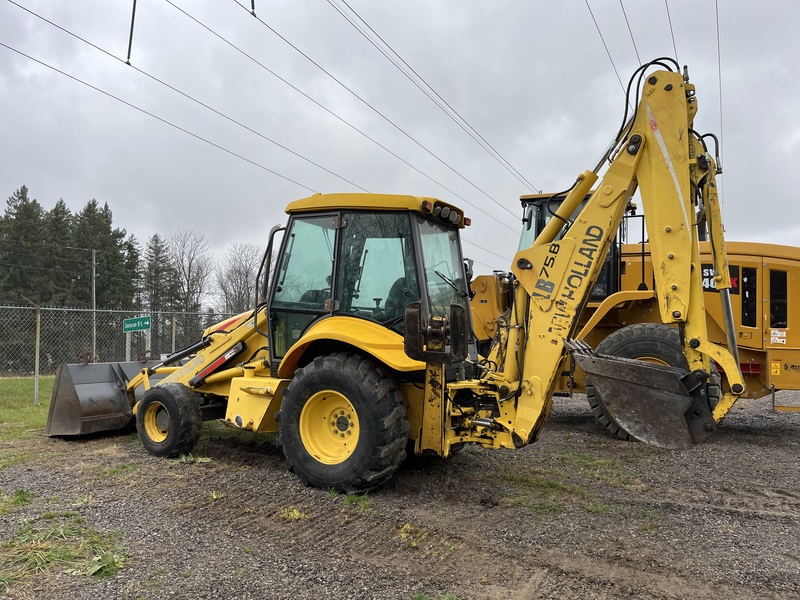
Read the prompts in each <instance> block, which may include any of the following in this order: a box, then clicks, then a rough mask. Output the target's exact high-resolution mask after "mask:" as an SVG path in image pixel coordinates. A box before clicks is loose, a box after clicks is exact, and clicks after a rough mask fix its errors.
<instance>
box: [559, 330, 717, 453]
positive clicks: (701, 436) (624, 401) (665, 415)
mask: <svg viewBox="0 0 800 600" xmlns="http://www.w3.org/2000/svg"><path fill="white" fill-rule="evenodd" d="M573 344H574V342H573ZM567 348H568V349H570V350H571V351H572V356H573V358H574V359H575V363H576V364H577V365H578V366H579V367H580V368H581V369H583V371H584V372H585V373H586V374H587V375H589V376H590V378H591V383H592V385H593V386H594V387H595V389H596V390H597V392H598V393H599V395H600V397H601V398H602V399H603V402H604V404H605V405H606V409H607V410H608V412H609V414H610V415H611V416H612V417H613V418H614V419H615V420H616V421H617V423H618V424H619V425H620V427H622V428H623V429H624V430H625V431H627V432H628V434H629V435H630V436H631V437H633V438H635V439H637V440H639V441H641V442H645V443H647V444H651V445H653V446H658V447H660V448H667V449H673V450H683V449H688V448H691V447H692V446H694V445H695V444H699V443H701V442H703V441H705V440H706V438H708V436H709V435H711V434H712V433H713V432H714V431H715V430H716V428H717V424H716V422H715V421H714V418H713V417H712V415H711V410H710V408H709V407H708V401H707V398H706V385H705V383H706V379H707V374H706V373H705V372H703V371H695V372H691V373H689V372H687V371H684V370H683V369H677V368H674V367H668V366H662V365H656V364H652V363H646V362H643V361H639V360H631V359H626V358H618V357H613V356H605V355H600V354H595V353H594V351H592V350H591V348H588V346H583V345H581V346H573V345H571V344H567Z"/></svg>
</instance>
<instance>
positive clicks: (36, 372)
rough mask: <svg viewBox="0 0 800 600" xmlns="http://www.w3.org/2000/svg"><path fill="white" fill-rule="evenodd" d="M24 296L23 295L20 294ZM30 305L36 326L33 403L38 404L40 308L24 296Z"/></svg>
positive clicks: (40, 347) (40, 346) (40, 345)
mask: <svg viewBox="0 0 800 600" xmlns="http://www.w3.org/2000/svg"><path fill="white" fill-rule="evenodd" d="M22 297H23V298H25V296H22ZM25 300H27V301H28V303H30V305H31V306H33V308H34V309H35V310H36V328H35V331H36V332H35V334H34V335H35V340H34V344H33V347H34V355H33V405H34V406H39V354H40V352H41V349H42V344H41V338H42V335H41V333H42V310H41V308H40V307H39V305H38V304H36V303H35V302H33V301H31V300H30V298H25Z"/></svg>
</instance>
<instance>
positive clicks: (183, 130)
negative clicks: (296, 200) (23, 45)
mask: <svg viewBox="0 0 800 600" xmlns="http://www.w3.org/2000/svg"><path fill="white" fill-rule="evenodd" d="M0 46H2V47H3V48H6V49H7V50H11V51H12V52H15V53H16V54H19V55H20V56H24V57H25V58H27V59H28V60H31V61H33V62H35V63H38V64H39V65H41V66H43V67H47V68H48V69H51V70H53V71H55V72H56V73H59V74H61V75H63V76H64V77H68V78H69V79H72V80H73V81H75V82H77V83H80V84H82V85H85V86H86V87H88V88H90V89H92V90H94V91H96V92H99V93H101V94H103V95H104V96H107V97H108V98H111V99H113V100H116V101H117V102H120V103H122V104H124V105H126V106H128V107H130V108H133V109H135V110H137V111H139V112H141V113H143V114H145V115H147V116H149V117H151V118H153V119H156V120H157V121H160V122H161V123H164V124H165V125H169V126H170V127H172V128H174V129H177V130H178V131H182V132H183V133H185V134H187V135H190V136H192V137H193V138H195V139H197V140H200V141H201V142H205V143H206V144H208V145H210V146H213V147H215V148H217V149H218V150H222V151H223V152H225V153H227V154H230V155H231V156H234V157H236V158H238V159H240V160H243V161H245V162H247V163H249V164H251V165H253V166H255V167H258V168H259V169H262V170H264V171H267V172H268V173H272V174H273V175H275V176H276V177H280V178H281V179H284V180H286V181H288V182H290V183H293V184H295V185H297V186H299V187H301V188H303V189H305V190H308V191H309V192H312V193H315V194H316V193H319V192H317V191H316V190H315V189H313V188H310V187H308V186H307V185H304V184H302V183H300V182H299V181H295V180H294V179H292V178H290V177H287V176H286V175H283V174H281V173H278V172H277V171H274V170H273V169H270V168H269V167H267V166H265V165H262V164H260V163H257V162H256V161H254V160H251V159H249V158H246V157H244V156H242V155H241V154H238V153H236V152H234V151H233V150H229V149H228V148H225V147H224V146H221V145H220V144H217V143H216V142H212V141H211V140H209V139H207V138H204V137H202V136H201V135H198V134H196V133H194V132H192V131H189V130H188V129H186V128H184V127H181V126H180V125H176V124H175V123H173V122H171V121H169V120H167V119H165V118H163V117H159V116H158V115H156V114H154V113H152V112H150V111H147V110H145V109H143V108H141V107H140V106H136V105H135V104H133V103H132V102H128V101H127V100H123V99H122V98H120V97H119V96H115V95H114V94H112V93H110V92H107V91H105V90H103V89H101V88H99V87H97V86H94V85H92V84H91V83H88V82H86V81H84V80H83V79H80V78H79V77H76V76H74V75H70V74H69V73H67V72H66V71H62V70H61V69H59V68H57V67H54V66H53V65H50V64H48V63H46V62H44V61H42V60H39V59H38V58H34V57H33V56H31V55H29V54H26V53H25V52H22V51H21V50H17V49H16V48H13V47H11V46H9V45H8V44H5V43H3V42H0Z"/></svg>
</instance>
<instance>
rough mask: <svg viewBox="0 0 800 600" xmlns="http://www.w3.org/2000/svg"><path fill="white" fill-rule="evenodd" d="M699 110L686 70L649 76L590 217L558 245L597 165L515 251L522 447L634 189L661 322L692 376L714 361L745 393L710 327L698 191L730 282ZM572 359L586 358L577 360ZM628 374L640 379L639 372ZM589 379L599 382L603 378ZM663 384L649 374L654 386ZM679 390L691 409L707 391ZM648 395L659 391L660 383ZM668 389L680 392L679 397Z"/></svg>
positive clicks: (510, 367) (515, 357)
mask: <svg viewBox="0 0 800 600" xmlns="http://www.w3.org/2000/svg"><path fill="white" fill-rule="evenodd" d="M696 111H697V102H696V98H695V95H694V86H693V85H691V84H689V83H688V81H685V80H684V77H683V76H682V75H681V74H680V73H675V72H671V71H656V72H654V73H652V74H651V75H648V76H647V77H646V80H645V85H644V89H643V90H642V95H641V100H640V102H639V105H638V108H637V110H636V112H635V114H634V118H633V120H632V122H631V123H630V126H629V127H628V126H626V127H623V129H622V130H621V135H620V136H619V138H618V140H616V141H615V143H614V144H612V147H614V146H616V145H617V142H618V141H620V142H621V147H620V148H619V152H618V153H617V155H616V157H615V158H614V159H613V161H612V162H611V164H610V166H609V168H608V170H607V171H606V173H605V175H604V177H603V179H602V181H601V182H600V183H599V185H597V186H596V190H595V192H594V193H593V195H592V197H591V198H590V199H589V201H588V202H587V203H586V205H585V207H584V208H583V210H582V211H581V212H580V213H579V214H578V216H577V217H576V218H575V219H574V222H572V223H571V225H570V226H569V227H568V228H567V230H566V231H565V232H564V234H563V236H562V237H561V238H560V239H556V238H557V235H558V233H559V232H560V230H561V229H562V227H561V226H560V225H559V222H560V224H562V225H563V223H566V222H567V220H568V219H569V218H570V216H571V215H572V213H573V212H574V210H575V208H576V207H577V206H578V203H579V201H580V199H581V198H583V197H584V195H585V194H586V192H587V191H588V190H589V189H590V188H591V187H592V186H593V184H594V183H595V181H596V180H597V175H596V172H597V170H599V165H598V168H597V169H596V170H595V171H594V172H592V171H587V172H585V173H583V174H582V175H581V176H580V177H579V179H578V182H577V183H576V186H575V187H574V189H573V190H572V192H571V193H570V194H569V195H568V196H567V198H566V199H565V201H564V202H563V203H562V204H561V206H560V207H559V210H558V211H557V213H556V217H554V218H553V219H552V220H551V221H550V223H549V224H548V227H546V228H545V230H544V231H543V232H542V234H541V235H540V236H539V237H538V238H537V239H536V241H535V242H534V244H533V246H532V247H530V248H528V249H526V250H522V251H520V252H518V253H517V255H516V256H515V258H514V264H513V266H512V270H513V272H514V275H515V276H516V278H517V280H518V281H519V286H518V288H517V290H516V295H515V306H514V309H513V311H512V315H511V324H510V328H509V335H508V345H507V349H508V350H507V352H506V353H505V361H504V363H503V364H502V365H500V366H499V373H498V375H500V376H501V378H503V379H504V380H505V381H506V382H508V383H507V387H508V388H509V389H511V390H516V422H515V425H514V427H513V433H512V435H513V437H514V439H515V443H516V444H518V445H519V444H522V443H527V442H531V441H533V440H535V439H536V437H537V436H538V434H539V431H540V429H541V427H542V425H543V424H544V421H545V420H546V417H547V414H548V413H549V410H550V405H551V402H552V395H553V390H554V387H555V385H556V382H557V379H558V376H559V375H560V373H561V368H562V367H561V365H562V362H563V359H564V348H565V344H564V342H565V340H568V339H570V338H571V337H572V336H573V335H574V334H575V329H576V327H577V323H578V317H579V315H580V312H581V310H582V309H583V307H584V305H585V304H586V302H587V301H588V298H589V295H590V293H591V290H592V288H593V287H594V285H595V282H596V280H597V278H598V276H599V273H600V270H601V268H602V266H603V262H604V259H605V256H606V254H607V252H608V250H609V247H610V244H611V243H612V240H613V238H614V235H615V234H616V231H617V229H618V227H619V224H620V222H621V219H622V217H623V214H624V211H625V207H626V205H627V203H628V200H629V199H630V197H631V195H632V194H633V193H634V191H635V190H636V188H637V186H638V187H639V188H640V191H641V196H642V201H643V204H644V215H645V219H646V223H647V230H648V233H649V236H650V246H651V253H652V259H653V270H654V274H655V280H656V290H657V296H658V301H659V308H660V313H661V319H662V321H663V322H664V323H668V324H675V325H677V326H679V327H680V328H681V329H682V333H683V339H684V346H683V349H684V353H685V355H686V358H687V361H688V363H689V369H690V372H691V373H692V375H693V377H694V379H693V380H692V381H694V380H699V379H701V378H702V379H703V383H704V384H705V383H706V381H707V379H708V376H709V373H710V372H711V366H710V361H709V357H711V358H713V359H714V360H715V361H717V362H718V363H719V364H720V365H722V367H723V369H724V370H725V373H726V375H727V376H728V379H729V384H730V387H731V388H732V389H734V390H737V389H738V390H740V391H739V393H741V390H743V389H744V388H743V386H742V378H741V375H740V373H739V369H738V362H737V361H736V359H735V358H734V357H733V356H732V355H731V353H730V352H729V351H728V350H726V349H724V348H721V347H718V346H715V345H713V344H711V343H710V342H709V341H708V336H707V332H706V321H705V307H704V304H703V289H702V274H701V268H700V258H699V246H698V234H697V227H696V223H695V208H694V197H695V194H694V193H693V189H700V188H702V189H703V190H706V191H708V190H711V191H712V192H713V193H706V194H705V195H704V196H705V197H704V202H705V203H706V206H705V210H706V212H707V214H709V215H711V219H709V221H710V223H711V227H712V236H711V238H712V244H713V245H714V254H715V258H716V261H717V262H716V264H715V266H716V269H717V272H718V273H719V274H721V278H720V279H719V280H718V285H719V286H720V287H721V288H722V287H725V286H726V285H728V286H729V281H728V280H727V276H728V267H727V259H726V255H725V248H724V237H723V234H722V228H721V223H720V219H719V208H718V205H717V202H716V194H715V192H716V184H715V182H714V169H713V167H712V165H709V164H708V161H701V162H702V163H703V165H701V166H698V160H697V154H696V152H695V148H696V147H700V144H699V142H698V141H697V140H696V139H695V137H694V136H693V135H691V134H690V131H691V124H692V121H693V118H694V115H695V113H696ZM622 140H624V141H622ZM701 153H702V148H701ZM704 156H705V155H704ZM601 162H604V161H601ZM712 163H713V161H712ZM701 167H705V168H701ZM595 358H597V359H598V360H599V357H593V355H592V358H591V359H585V360H587V361H588V360H595ZM576 360H581V361H583V360H584V358H578V356H576ZM617 360H621V359H617ZM636 362H637V363H638V364H642V363H639V362H638V361H636ZM581 367H583V365H582V364H581ZM626 368H627V366H626ZM631 368H632V369H633V371H634V372H637V371H636V369H637V367H636V366H635V365H634V366H632V367H631ZM584 370H586V371H587V372H589V370H588V369H584ZM673 375H674V374H670V377H672V376H673ZM684 375H686V374H684ZM592 377H593V381H594V380H595V379H600V378H602V375H599V374H598V375H592ZM636 377H643V378H644V379H645V380H647V379H648V375H647V374H646V373H644V372H637V375H636ZM659 377H660V375H658V376H653V377H650V379H652V380H653V381H655V380H656V379H658V378H659ZM636 383H640V382H637V381H636V378H634V381H633V382H629V383H626V385H627V386H628V387H629V388H630V387H631V386H634V387H635V384H636ZM642 383H644V384H645V385H647V384H648V383H650V382H648V381H644V382H642ZM684 383H685V385H688V386H689V387H691V388H692V389H693V390H695V391H693V392H691V393H692V394H693V396H691V397H689V396H690V394H689V390H687V392H686V394H685V396H686V397H687V398H688V400H686V402H687V403H688V402H689V401H691V402H695V401H696V399H695V396H697V395H702V394H705V391H704V390H705V387H706V386H705V385H703V386H702V390H701V391H697V390H696V389H695V388H697V387H698V384H697V383H686V382H684ZM653 385H655V384H653ZM659 385H661V384H659ZM737 386H738V387H737ZM648 389H650V390H651V392H652V390H654V389H655V388H652V387H650V388H648ZM676 389H680V390H682V389H683V388H681V387H680V386H679V387H678V388H676ZM648 393H649V392H648V391H646V390H644V389H637V390H636V394H635V396H637V397H642V406H643V407H647V406H648V402H647V398H645V396H648ZM670 393H671V394H673V395H674V396H676V397H678V396H683V394H682V393H680V392H679V391H677V392H676V391H672V392H670ZM649 395H650V396H651V398H650V400H654V399H655V401H657V402H663V401H664V399H663V398H656V395H657V394H655V392H652V393H649ZM734 396H735V395H734ZM733 400H735V397H733ZM681 402H683V398H681ZM730 403H731V404H732V401H731V402H730ZM692 407H693V408H694V404H692ZM676 410H677V409H676ZM687 410H688V404H687ZM705 413H708V414H707V415H706V414H705ZM715 417H716V415H715ZM703 418H704V419H705V420H704V421H703V423H702V424H701V425H700V428H701V429H702V427H703V426H705V428H706V429H708V428H709V427H710V428H711V429H713V421H712V422H711V423H712V424H711V425H709V424H708V421H709V420H710V419H711V415H710V409H706V410H705V411H704V414H703ZM717 420H718V419H717ZM632 433H633V434H634V435H635V432H632Z"/></svg>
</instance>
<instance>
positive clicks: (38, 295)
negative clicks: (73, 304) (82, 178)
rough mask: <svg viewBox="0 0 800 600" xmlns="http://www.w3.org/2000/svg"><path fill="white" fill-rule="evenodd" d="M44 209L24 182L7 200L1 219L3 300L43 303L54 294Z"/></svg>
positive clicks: (0, 285)
mask: <svg viewBox="0 0 800 600" xmlns="http://www.w3.org/2000/svg"><path fill="white" fill-rule="evenodd" d="M46 249H47V235H46V229H45V226H44V212H43V211H42V207H41V205H40V204H39V203H38V202H37V201H36V200H34V199H31V198H29V197H28V188H27V187H25V186H24V185H23V186H22V187H21V188H19V189H18V190H17V191H15V192H14V193H13V194H12V196H11V197H10V198H9V199H8V202H7V205H6V210H5V214H4V215H3V217H2V220H1V221H0V303H2V304H21V303H22V304H24V303H26V301H25V298H29V299H30V300H32V301H33V302H35V303H37V304H44V303H46V302H47V300H48V299H49V296H50V295H52V293H53V285H52V282H51V276H52V274H53V272H54V269H53V267H52V265H51V264H49V263H47V262H46V261H45V260H44V258H43V256H44V254H45V251H46Z"/></svg>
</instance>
